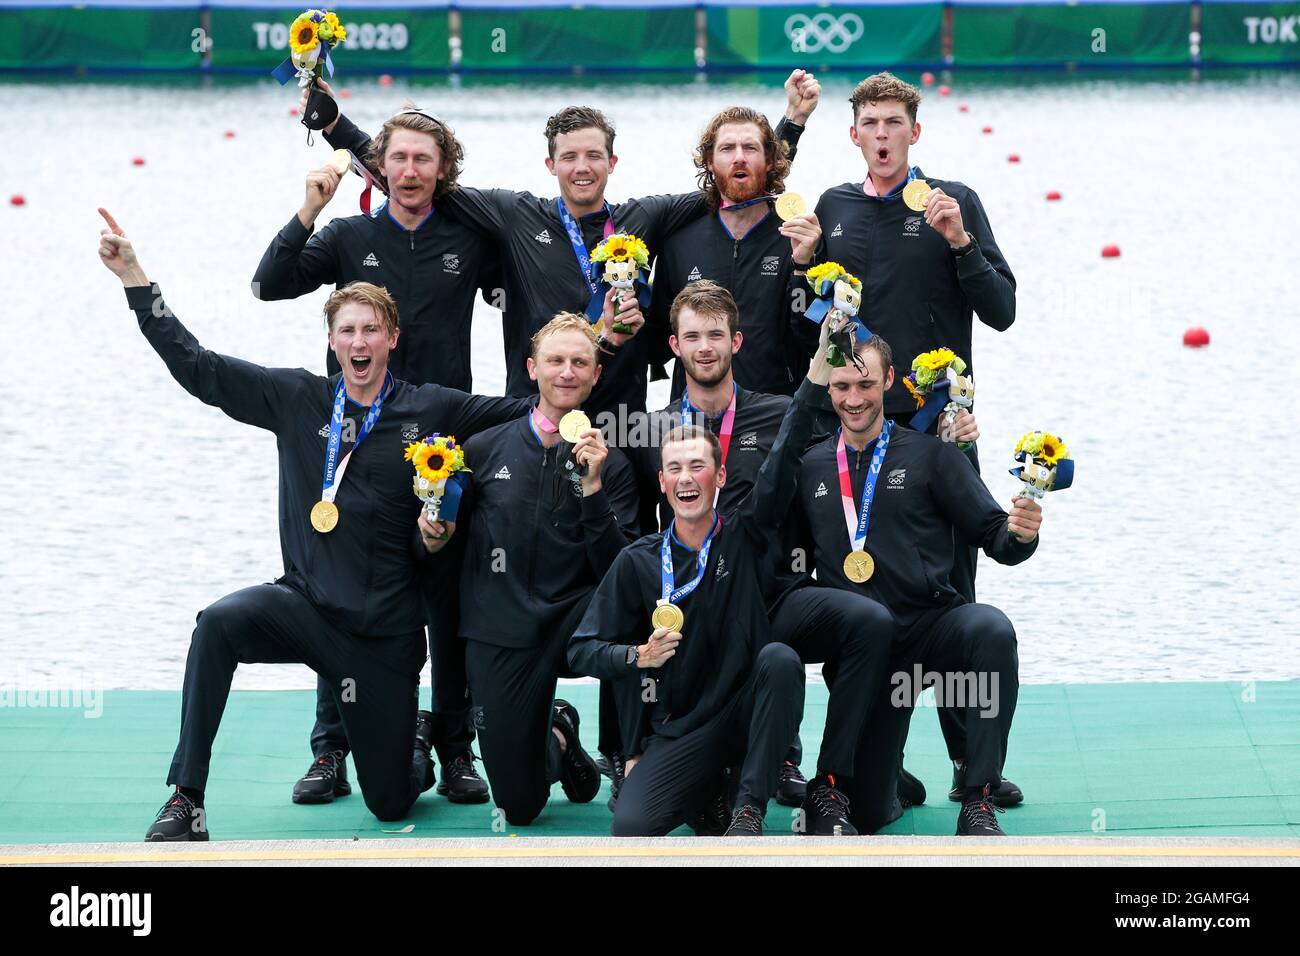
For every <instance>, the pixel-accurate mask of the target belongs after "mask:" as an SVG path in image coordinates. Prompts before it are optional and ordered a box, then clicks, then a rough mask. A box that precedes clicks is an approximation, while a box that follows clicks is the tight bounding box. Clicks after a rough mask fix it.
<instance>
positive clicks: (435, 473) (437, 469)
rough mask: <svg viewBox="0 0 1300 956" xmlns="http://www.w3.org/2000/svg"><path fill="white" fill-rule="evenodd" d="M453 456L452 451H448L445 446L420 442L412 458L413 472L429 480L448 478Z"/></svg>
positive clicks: (435, 480)
mask: <svg viewBox="0 0 1300 956" xmlns="http://www.w3.org/2000/svg"><path fill="white" fill-rule="evenodd" d="M453 457H454V453H449V452H448V451H447V450H446V449H445V448H439V447H437V446H436V445H426V444H423V443H421V445H420V447H419V449H418V450H417V451H416V452H415V456H414V458H413V459H412V460H413V462H414V464H415V473H416V474H417V475H419V476H420V477H421V478H423V479H425V480H426V481H429V482H437V481H442V480H444V479H446V478H450V477H451V471H452V458H453Z"/></svg>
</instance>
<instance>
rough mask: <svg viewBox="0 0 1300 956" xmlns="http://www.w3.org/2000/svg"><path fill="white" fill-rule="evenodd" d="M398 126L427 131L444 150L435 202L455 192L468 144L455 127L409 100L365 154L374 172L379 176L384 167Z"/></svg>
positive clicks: (380, 177) (434, 193)
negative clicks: (458, 136)
mask: <svg viewBox="0 0 1300 956" xmlns="http://www.w3.org/2000/svg"><path fill="white" fill-rule="evenodd" d="M399 129H409V130H411V131H412V132H415V133H426V134H428V135H429V136H432V137H433V141H434V142H435V143H437V144H438V149H439V150H440V151H441V153H442V170H441V172H442V174H443V177H442V179H441V180H439V182H438V186H437V188H436V189H434V191H433V199H434V201H435V202H437V201H438V200H439V199H441V198H442V197H443V196H446V195H447V194H448V193H451V192H454V191H455V189H456V181H457V180H458V179H460V170H461V166H463V165H464V163H465V147H464V146H462V145H461V144H460V140H458V139H457V138H456V132H455V130H453V129H452V128H451V127H450V126H448V125H447V124H446V123H444V122H442V121H441V120H436V119H434V118H433V117H432V116H430V115H429V114H428V113H425V112H423V111H421V110H420V109H418V108H417V107H416V106H415V104H413V103H409V102H408V103H407V104H406V105H405V106H404V107H403V108H402V112H400V113H398V114H397V115H396V116H394V117H393V118H392V119H390V120H389V121H388V122H386V123H385V124H384V127H383V129H381V130H380V131H379V135H378V136H376V137H375V138H374V139H373V140H371V142H370V152H368V153H367V154H366V158H365V162H366V165H367V166H369V167H370V170H371V172H373V173H375V174H377V175H378V174H380V172H381V170H382V169H383V168H384V154H385V153H387V152H388V143H389V141H390V140H391V139H392V138H393V131H394V130H399ZM383 178H384V177H383V176H382V175H379V179H380V180H381V181H382V180H383Z"/></svg>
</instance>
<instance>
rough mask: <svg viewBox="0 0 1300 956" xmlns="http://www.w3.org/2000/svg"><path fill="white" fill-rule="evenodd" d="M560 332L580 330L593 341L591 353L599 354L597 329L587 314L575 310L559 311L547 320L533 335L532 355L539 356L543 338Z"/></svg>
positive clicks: (589, 340)
mask: <svg viewBox="0 0 1300 956" xmlns="http://www.w3.org/2000/svg"><path fill="white" fill-rule="evenodd" d="M560 332H580V333H582V335H584V336H585V337H586V339H587V341H588V342H590V343H591V354H592V355H594V356H597V357H599V356H598V355H597V348H598V346H597V345H596V339H597V336H596V330H595V329H594V328H593V327H592V324H591V323H590V322H588V321H587V319H586V317H585V316H581V315H578V314H577V313H574V312H557V313H556V314H555V318H553V319H551V321H549V322H547V323H546V324H545V325H543V326H542V327H541V328H540V329H538V330H537V332H536V333H534V335H533V350H532V357H533V358H537V352H538V350H539V349H540V348H541V345H542V339H545V338H549V337H550V336H552V335H556V334H558V333H560Z"/></svg>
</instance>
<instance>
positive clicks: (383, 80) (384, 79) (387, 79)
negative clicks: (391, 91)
mask: <svg viewBox="0 0 1300 956" xmlns="http://www.w3.org/2000/svg"><path fill="white" fill-rule="evenodd" d="M379 85H380V86H392V85H393V78H392V77H391V76H389V75H388V74H387V73H380V74H379Z"/></svg>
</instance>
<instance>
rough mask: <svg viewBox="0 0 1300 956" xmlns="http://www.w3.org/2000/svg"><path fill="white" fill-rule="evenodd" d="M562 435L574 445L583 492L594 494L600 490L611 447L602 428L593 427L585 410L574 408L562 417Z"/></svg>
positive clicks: (584, 494)
mask: <svg viewBox="0 0 1300 956" xmlns="http://www.w3.org/2000/svg"><path fill="white" fill-rule="evenodd" d="M559 431H560V437H561V438H563V439H564V440H565V441H567V442H568V443H569V444H571V445H572V446H573V460H574V461H575V462H577V464H578V474H579V476H580V477H581V478H582V493H583V496H584V497H585V496H586V495H593V494H595V493H596V492H597V491H599V490H600V487H601V485H600V472H601V469H602V468H603V467H604V465H605V460H606V459H607V458H608V457H609V448H608V446H607V445H606V444H605V438H604V436H603V435H601V433H600V429H598V428H593V427H592V425H591V419H590V418H588V417H587V416H586V414H585V413H584V412H581V411H578V410H577V409H574V410H573V411H571V412H568V413H567V414H566V415H565V416H564V417H563V418H561V419H560V424H559Z"/></svg>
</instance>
